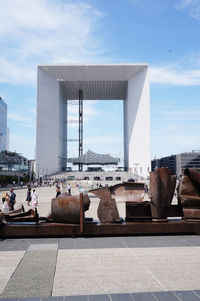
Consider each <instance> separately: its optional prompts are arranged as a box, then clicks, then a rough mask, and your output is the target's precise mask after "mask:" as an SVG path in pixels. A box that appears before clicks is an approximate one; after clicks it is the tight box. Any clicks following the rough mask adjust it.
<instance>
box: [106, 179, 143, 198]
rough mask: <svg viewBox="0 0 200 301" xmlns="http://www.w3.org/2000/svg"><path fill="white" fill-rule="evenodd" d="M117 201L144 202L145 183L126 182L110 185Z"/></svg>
mask: <svg viewBox="0 0 200 301" xmlns="http://www.w3.org/2000/svg"><path fill="white" fill-rule="evenodd" d="M110 192H111V195H112V197H113V198H114V199H115V201H116V202H142V201H143V199H144V195H145V193H144V183H131V182H124V183H120V184H116V185H113V186H111V187H110Z"/></svg>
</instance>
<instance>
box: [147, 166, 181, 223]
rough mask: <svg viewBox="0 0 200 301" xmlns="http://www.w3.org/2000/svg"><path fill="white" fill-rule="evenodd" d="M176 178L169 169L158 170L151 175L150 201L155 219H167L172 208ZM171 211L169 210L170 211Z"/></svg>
mask: <svg viewBox="0 0 200 301" xmlns="http://www.w3.org/2000/svg"><path fill="white" fill-rule="evenodd" d="M175 186H176V176H174V175H173V176H172V175H171V171H170V170H169V169H168V168H157V169H155V170H154V171H153V172H151V173H150V199H151V213H152V218H153V219H165V218H166V217H167V216H166V213H167V210H166V209H167V208H168V209H169V208H170V206H171V202H172V199H173V195H174V190H175ZM168 211H169V210H168Z"/></svg>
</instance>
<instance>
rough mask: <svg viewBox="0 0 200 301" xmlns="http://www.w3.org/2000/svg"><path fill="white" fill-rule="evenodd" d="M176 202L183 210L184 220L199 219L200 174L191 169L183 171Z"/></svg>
mask: <svg viewBox="0 0 200 301" xmlns="http://www.w3.org/2000/svg"><path fill="white" fill-rule="evenodd" d="M177 191H178V200H179V202H181V205H182V208H183V214H184V219H187V220H188V219H191V220H199V219H200V173H199V172H198V171H197V170H195V169H192V168H187V169H185V171H184V176H183V177H182V178H181V179H180V182H179V186H178V189H177Z"/></svg>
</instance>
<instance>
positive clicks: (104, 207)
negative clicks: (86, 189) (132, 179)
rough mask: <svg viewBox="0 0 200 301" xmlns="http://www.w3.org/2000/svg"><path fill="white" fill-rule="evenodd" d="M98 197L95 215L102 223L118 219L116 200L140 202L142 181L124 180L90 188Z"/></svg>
mask: <svg viewBox="0 0 200 301" xmlns="http://www.w3.org/2000/svg"><path fill="white" fill-rule="evenodd" d="M90 192H92V193H94V194H95V195H96V196H98V197H99V198H100V203H99V207H98V210H97V215H98V218H99V220H100V221H101V222H102V223H112V222H116V221H119V220H120V217H119V213H118V209H117V204H116V202H138V203H139V202H142V200H143V198H144V184H143V183H129V182H124V183H120V184H117V185H113V186H109V187H102V188H97V189H93V190H90Z"/></svg>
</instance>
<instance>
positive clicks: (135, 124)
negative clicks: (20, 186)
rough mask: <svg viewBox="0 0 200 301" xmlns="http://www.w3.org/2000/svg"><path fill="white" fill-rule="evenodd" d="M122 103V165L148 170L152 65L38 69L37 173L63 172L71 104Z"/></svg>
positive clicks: (142, 171)
mask: <svg viewBox="0 0 200 301" xmlns="http://www.w3.org/2000/svg"><path fill="white" fill-rule="evenodd" d="M79 90H82V91H83V95H84V100H118V99H120V100H123V103H124V162H125V167H126V168H127V169H128V170H129V171H131V170H132V171H133V173H136V174H138V175H139V176H143V177H147V176H148V172H149V171H150V166H151V161H150V93H149V92H150V91H149V69H148V64H109V65H40V66H38V75H37V137H36V139H37V141H36V169H37V171H36V174H52V173H55V172H57V171H60V170H61V169H62V164H63V160H62V158H66V148H67V146H66V143H67V129H66V123H67V101H68V100H70V101H71V100H78V98H79Z"/></svg>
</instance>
